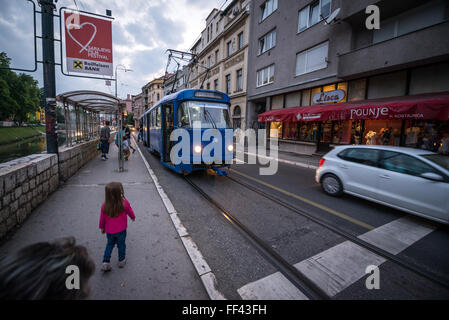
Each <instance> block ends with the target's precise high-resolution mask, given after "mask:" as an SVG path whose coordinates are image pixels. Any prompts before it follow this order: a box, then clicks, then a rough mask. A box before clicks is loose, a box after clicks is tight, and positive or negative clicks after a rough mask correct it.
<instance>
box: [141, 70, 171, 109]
mask: <svg viewBox="0 0 449 320" xmlns="http://www.w3.org/2000/svg"><path fill="white" fill-rule="evenodd" d="M168 76H170V75H168ZM165 78H166V76H162V77H159V78H156V79H153V80H151V81H150V82H148V83H147V84H146V85H144V86H143V87H142V99H143V112H144V111H145V110H147V109H148V108H151V107H152V106H153V105H155V104H156V103H157V102H158V101H159V100H161V99H162V97H163V96H164V88H163V85H164V79H165Z"/></svg>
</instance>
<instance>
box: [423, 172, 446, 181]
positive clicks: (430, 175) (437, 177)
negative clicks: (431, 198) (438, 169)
mask: <svg viewBox="0 0 449 320" xmlns="http://www.w3.org/2000/svg"><path fill="white" fill-rule="evenodd" d="M421 178H424V179H428V180H432V181H444V178H443V177H442V176H440V175H439V174H437V173H433V172H425V173H423V174H421Z"/></svg>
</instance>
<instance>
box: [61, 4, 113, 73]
mask: <svg viewBox="0 0 449 320" xmlns="http://www.w3.org/2000/svg"><path fill="white" fill-rule="evenodd" d="M64 29H65V51H66V65H67V70H68V71H69V72H81V73H92V74H97V75H105V76H112V75H113V61H112V23H111V21H110V20H106V19H102V18H97V17H93V16H90V15H86V14H81V13H72V12H67V11H66V12H64Z"/></svg>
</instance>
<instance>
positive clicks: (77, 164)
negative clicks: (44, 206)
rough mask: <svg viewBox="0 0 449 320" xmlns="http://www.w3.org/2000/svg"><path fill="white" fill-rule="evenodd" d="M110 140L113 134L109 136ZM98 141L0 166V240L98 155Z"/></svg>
mask: <svg viewBox="0 0 449 320" xmlns="http://www.w3.org/2000/svg"><path fill="white" fill-rule="evenodd" d="M111 136H112V138H111V141H114V140H113V139H114V136H115V134H111ZM98 142H99V140H98V139H96V140H92V141H88V142H83V143H80V144H77V145H75V146H73V147H64V148H59V161H58V156H57V155H56V154H33V155H30V156H27V157H23V158H19V159H15V160H13V161H9V162H5V163H1V164H0V240H2V239H3V238H4V237H5V236H6V235H7V233H8V232H9V231H11V230H13V229H14V228H15V227H17V226H19V225H20V224H22V223H23V222H24V221H25V219H26V218H27V217H28V216H29V215H30V214H31V212H32V210H33V209H34V208H36V207H37V206H38V205H39V204H41V203H42V202H43V201H45V200H46V199H47V198H48V196H49V195H50V194H51V193H52V192H53V191H55V190H56V189H57V188H58V186H59V184H60V183H64V182H65V181H67V180H68V179H69V178H70V177H71V176H73V175H74V174H75V173H76V172H77V171H78V170H79V169H80V168H81V167H82V166H83V165H85V164H86V163H87V162H88V161H90V160H92V159H93V158H95V157H97V156H100V151H98V150H97V145H98Z"/></svg>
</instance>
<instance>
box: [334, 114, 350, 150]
mask: <svg viewBox="0 0 449 320" xmlns="http://www.w3.org/2000/svg"><path fill="white" fill-rule="evenodd" d="M351 124H352V121H351V120H344V121H333V126H334V127H333V129H332V132H333V133H332V143H333V144H350V143H351V129H352V127H351Z"/></svg>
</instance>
